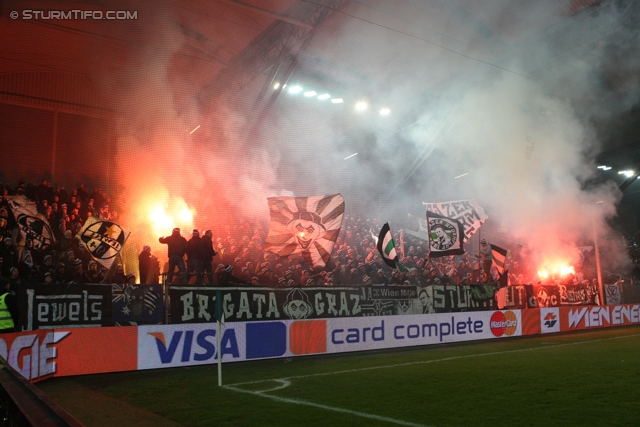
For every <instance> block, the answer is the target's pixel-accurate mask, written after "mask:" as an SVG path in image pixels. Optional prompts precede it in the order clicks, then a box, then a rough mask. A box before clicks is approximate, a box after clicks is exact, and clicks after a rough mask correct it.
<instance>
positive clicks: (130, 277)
mask: <svg viewBox="0 0 640 427" xmlns="http://www.w3.org/2000/svg"><path fill="white" fill-rule="evenodd" d="M125 282H126V284H127V285H135V284H136V275H135V274H127V277H126V281H125Z"/></svg>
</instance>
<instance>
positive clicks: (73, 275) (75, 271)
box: [67, 258, 84, 283]
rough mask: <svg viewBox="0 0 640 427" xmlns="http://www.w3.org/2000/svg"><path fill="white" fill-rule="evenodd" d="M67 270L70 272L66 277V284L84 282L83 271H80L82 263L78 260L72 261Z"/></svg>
mask: <svg viewBox="0 0 640 427" xmlns="http://www.w3.org/2000/svg"><path fill="white" fill-rule="evenodd" d="M67 270H70V273H69V275H68V276H67V281H68V282H74V283H82V282H83V281H84V270H83V269H82V261H80V260H79V259H77V258H76V259H74V260H73V262H72V263H71V268H67Z"/></svg>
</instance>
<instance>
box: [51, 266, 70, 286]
mask: <svg viewBox="0 0 640 427" xmlns="http://www.w3.org/2000/svg"><path fill="white" fill-rule="evenodd" d="M65 270H66V267H65V265H64V262H59V263H57V264H56V267H55V269H54V270H53V274H52V276H53V282H54V283H55V284H57V285H62V284H64V283H67V277H66V274H65Z"/></svg>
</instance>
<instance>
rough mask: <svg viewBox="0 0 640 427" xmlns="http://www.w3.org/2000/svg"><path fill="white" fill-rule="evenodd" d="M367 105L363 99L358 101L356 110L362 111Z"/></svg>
mask: <svg viewBox="0 0 640 427" xmlns="http://www.w3.org/2000/svg"><path fill="white" fill-rule="evenodd" d="M368 107H369V106H368V105H367V103H366V102H365V101H358V102H356V110H358V111H364V110H366V109H367V108H368Z"/></svg>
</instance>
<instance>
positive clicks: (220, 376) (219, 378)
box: [216, 319, 222, 387]
mask: <svg viewBox="0 0 640 427" xmlns="http://www.w3.org/2000/svg"><path fill="white" fill-rule="evenodd" d="M216 323H217V324H218V334H217V335H218V387H222V356H221V353H222V349H221V348H220V343H221V342H222V338H221V337H220V335H221V334H222V332H221V328H220V319H218V320H217V321H216Z"/></svg>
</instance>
